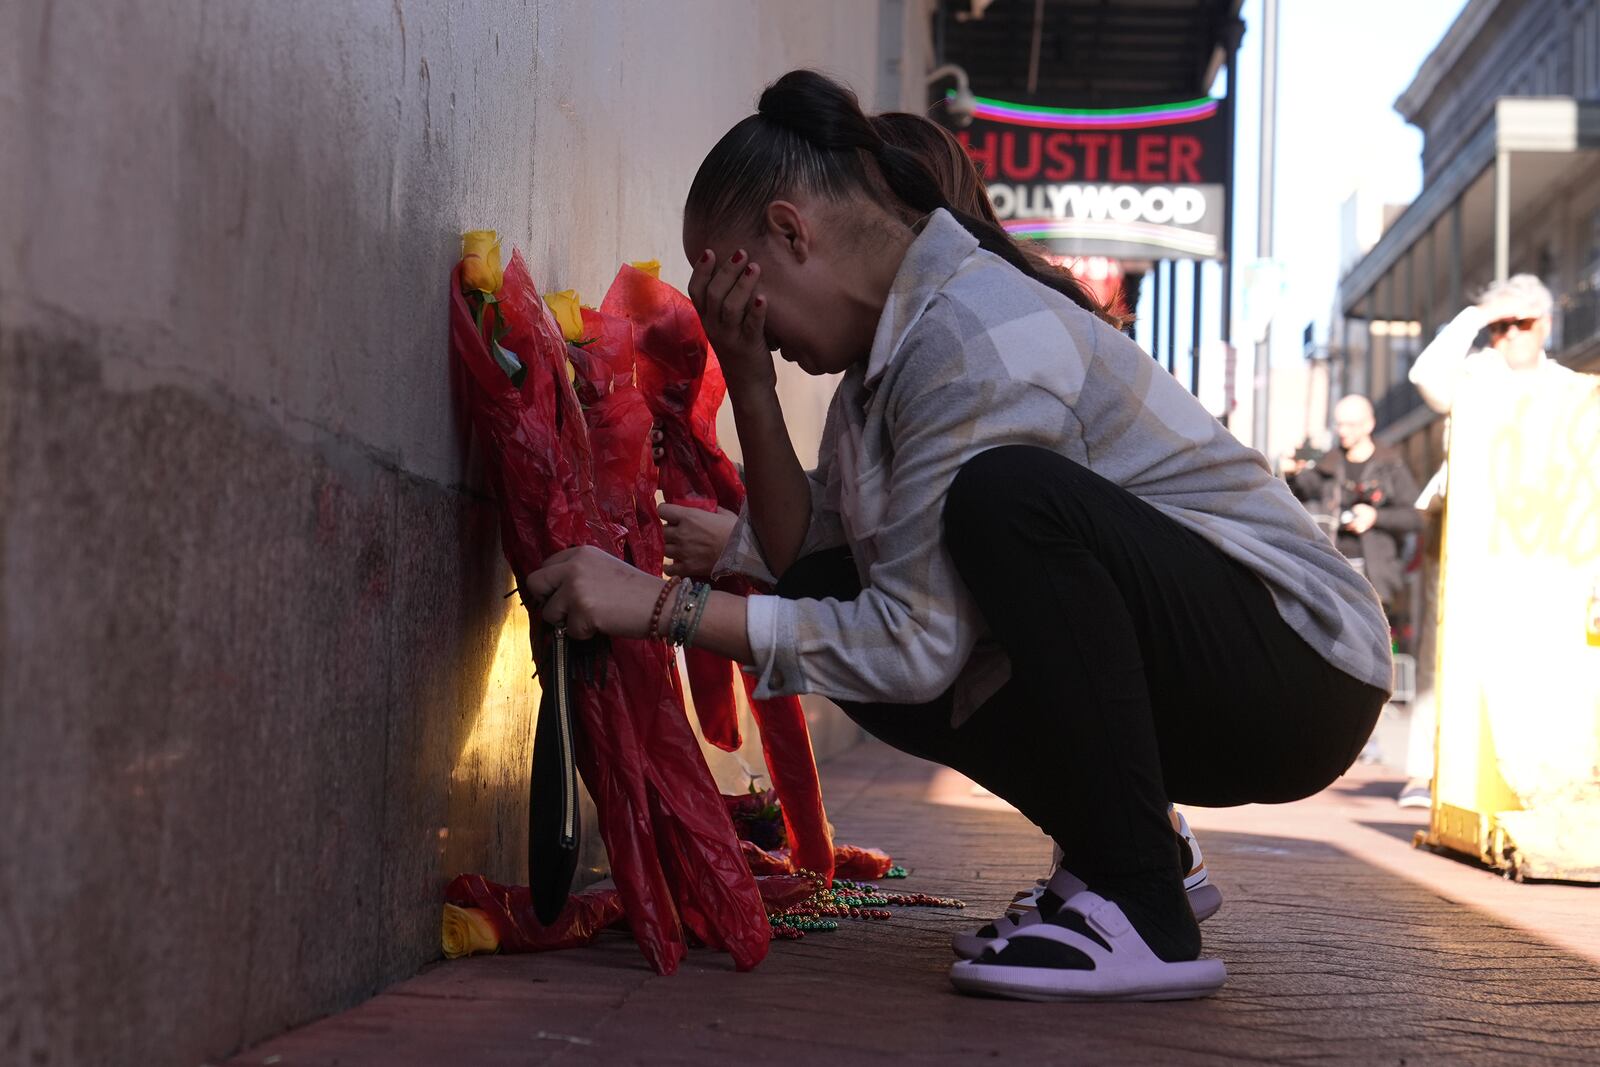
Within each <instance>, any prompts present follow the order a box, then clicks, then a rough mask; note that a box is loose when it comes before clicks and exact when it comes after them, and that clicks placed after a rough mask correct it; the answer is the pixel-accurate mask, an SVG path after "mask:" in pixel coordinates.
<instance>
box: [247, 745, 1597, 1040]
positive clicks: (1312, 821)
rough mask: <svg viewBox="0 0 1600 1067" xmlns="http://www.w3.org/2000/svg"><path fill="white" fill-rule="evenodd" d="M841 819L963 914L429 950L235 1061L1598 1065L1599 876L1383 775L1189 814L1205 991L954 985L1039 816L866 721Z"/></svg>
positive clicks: (828, 779) (1036, 865)
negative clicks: (1558, 876) (1556, 869)
mask: <svg viewBox="0 0 1600 1067" xmlns="http://www.w3.org/2000/svg"><path fill="white" fill-rule="evenodd" d="M823 778H824V784H825V786H826V787H827V789H828V795H829V798H830V813H831V814H832V816H833V818H834V821H835V823H836V824H837V826H838V828H839V832H840V835H841V838H842V839H843V840H846V841H850V842H853V843H857V844H864V845H877V846H880V847H882V848H885V849H888V850H889V851H891V852H893V853H894V854H895V856H896V858H897V859H899V860H900V861H901V862H903V863H905V865H906V866H907V867H909V868H911V869H912V877H911V878H910V879H909V880H908V881H906V882H902V883H894V886H895V888H902V887H903V888H905V889H907V890H921V891H926V892H931V893H936V894H943V895H953V896H959V897H962V898H964V899H965V900H967V901H968V903H969V904H970V905H971V906H970V907H969V908H968V909H967V911H965V912H952V911H934V910H920V909H916V910H911V909H907V910H899V909H897V911H896V916H895V918H894V920H893V921H891V922H886V923H873V924H864V923H847V924H845V925H844V926H843V927H842V928H841V929H840V930H839V931H838V932H837V933H831V934H813V935H809V936H808V937H807V938H806V939H805V940H804V941H800V942H792V943H778V944H775V945H774V946H773V950H772V955H771V956H770V957H769V958H768V960H767V961H766V962H765V963H763V964H762V965H761V967H760V968H759V969H758V970H757V971H755V972H754V973H752V974H744V975H741V974H736V973H734V972H733V971H732V969H731V968H730V967H729V966H728V965H727V964H726V963H725V959H724V958H722V957H718V956H716V955H714V954H712V953H709V952H696V953H693V954H692V955H691V957H690V960H689V962H688V963H687V964H686V965H685V966H684V967H683V969H682V970H681V971H680V973H679V974H678V976H676V977H674V978H657V977H655V976H654V975H652V974H651V973H650V972H649V971H648V970H647V969H646V967H645V965H644V963H643V961H642V960H641V958H640V956H639V953H638V950H637V949H636V948H635V947H634V945H633V943H632V942H631V940H629V939H628V938H627V937H626V936H623V935H612V934H608V935H605V937H604V938H603V940H602V941H600V942H599V943H597V944H596V945H594V946H591V947H589V948H585V949H579V950H575V951H571V952H563V953H552V954H548V955H541V956H520V957H517V956H505V957H484V958H477V959H472V960H462V961H456V962H453V963H441V964H437V965H434V966H431V967H429V968H427V969H425V970H424V971H423V973H422V974H420V975H418V976H417V977H416V978H413V979H411V980H409V981H406V982H402V983H400V984H398V985H396V986H395V987H393V988H391V989H390V990H388V991H387V992H385V993H384V994H382V995H381V996H378V997H376V998H374V999H372V1000H370V1001H368V1002H367V1003H365V1004H363V1005H361V1006H360V1007H358V1008H355V1009H353V1010H351V1011H347V1012H344V1013H342V1014H340V1015H336V1016H334V1017H332V1018H329V1019H325V1020H322V1021H321V1022H317V1023H314V1024H312V1025H309V1026H306V1027H303V1028H301V1029H299V1030H295V1031H293V1032H291V1033H288V1034H285V1035H283V1036H281V1037H279V1038H277V1039H275V1040H273V1041H270V1042H268V1043H266V1044H264V1045H261V1046H258V1047H257V1048H255V1049H253V1050H251V1051H250V1052H248V1053H246V1054H244V1055H242V1056H240V1057H239V1058H237V1059H236V1060H235V1061H233V1062H235V1063H238V1064H253V1065H254V1064H259V1065H266V1064H282V1065H285V1067H289V1065H300V1064H317V1065H330V1067H331V1065H339V1067H360V1065H368V1064H371V1065H378V1064H382V1065H385V1067H389V1065H397V1064H435V1063H439V1064H443V1063H451V1064H465V1065H470V1067H476V1065H479V1064H484V1065H489V1064H527V1063H547V1062H555V1063H560V1064H587V1063H605V1064H621V1063H651V1064H656V1063H683V1064H711V1063H717V1064H721V1063H748V1062H758V1063H796V1064H801V1063H804V1064H813V1063H818V1062H830V1063H882V1062H884V1061H885V1060H889V1059H903V1060H908V1061H910V1062H914V1063H918V1064H922V1063H933V1064H946V1063H948V1064H952V1065H953V1064H970V1063H972V1062H974V1061H979V1060H986V1061H989V1062H996V1063H1014V1062H1024V1061H1027V1060H1036V1061H1038V1062H1041V1063H1061V1062H1084V1063H1163V1064H1167V1063H1182V1064H1229V1063H1238V1062H1241V1061H1259V1062H1301V1061H1305V1062H1308V1063H1310V1062H1316V1063H1329V1064H1335V1063H1350V1064H1375V1063H1388V1064H1407V1065H1415V1064H1420V1063H1440V1064H1489V1063H1505V1062H1512V1061H1514V1062H1517V1063H1519V1064H1521V1063H1594V1062H1596V1061H1600V966H1597V963H1600V889H1595V890H1590V889H1585V888H1579V887H1570V886H1548V885H1546V886H1532V885H1522V886H1518V885H1512V884H1509V883H1506V882H1503V881H1502V880H1500V879H1499V878H1497V877H1495V876H1493V875H1491V874H1488V873H1486V872H1483V871H1479V870H1475V869H1473V868H1471V867H1468V866H1466V865H1464V864H1460V863H1455V862H1452V861H1450V860H1446V859H1443V858H1440V857H1436V856H1432V855H1428V854H1424V853H1419V852H1415V851H1413V850H1412V849H1411V848H1410V844H1409V841H1410V833H1411V830H1412V829H1413V828H1414V827H1416V826H1418V825H1420V824H1421V823H1422V821H1423V817H1422V815H1420V814H1419V813H1414V812H1401V811H1400V809H1398V808H1397V807H1395V805H1394V803H1393V800H1392V799H1391V798H1392V797H1393V794H1394V789H1395V788H1397V787H1398V779H1397V778H1396V777H1395V776H1392V775H1386V774H1384V773H1382V772H1378V771H1375V770H1373V769H1367V768H1363V769H1358V771H1357V772H1356V773H1355V774H1353V775H1351V776H1350V777H1347V778H1345V779H1343V780H1341V781H1340V782H1339V783H1337V784H1335V786H1333V787H1332V788H1331V789H1329V790H1328V791H1327V792H1325V793H1324V794H1322V795H1321V796H1319V797H1315V798H1312V799H1311V800H1307V801H1303V802H1301V803H1299V804H1294V805H1287V806H1284V807H1278V808H1237V809H1228V810H1221V811H1203V810H1198V811H1191V812H1190V813H1189V814H1190V817H1191V821H1192V822H1193V824H1194V825H1195V827H1196V829H1197V830H1198V831H1199V832H1200V835H1201V841H1202V844H1203V846H1204V848H1205V854H1206V857H1207V860H1208V863H1209V865H1210V867H1211V870H1212V877H1213V879H1214V880H1215V881H1216V882H1217V884H1218V885H1219V886H1220V887H1221V888H1222V890H1223V892H1224V894H1225V897H1226V902H1225V904H1224V906H1223V910H1222V911H1221V912H1220V913H1219V914H1218V915H1217V917H1216V918H1214V919H1213V920H1211V921H1210V922H1208V923H1207V924H1206V927H1205V932H1206V951H1207V953H1208V954H1212V955H1218V956H1221V957H1222V958H1223V959H1225V960H1226V961H1227V963H1228V969H1229V974H1230V978H1229V981H1228V985H1227V986H1226V987H1225V988H1224V990H1223V991H1222V992H1221V993H1220V994H1219V995H1218V996H1216V997H1214V998H1212V999H1210V1000H1203V1001H1188V1002H1176V1003H1167V1004H1118V1005H1092V1006H1085V1005H1041V1004H1021V1003H1013V1002H1005V1001H991V1000H976V999H971V998H967V997H963V996H960V995H958V994H956V993H954V992H953V991H952V989H951V987H950V985H949V981H948V979H947V977H946V972H947V970H948V968H949V965H950V962H951V960H952V957H951V955H950V949H949V937H950V934H951V933H953V932H955V931H957V930H960V929H964V928H966V927H968V926H975V925H978V924H980V923H981V922H982V921H984V920H986V919H987V918H989V917H990V916H991V915H992V914H993V913H995V912H996V910H997V909H998V908H999V907H1000V906H1001V905H1002V904H1003V903H1004V902H1005V901H1007V900H1009V899H1010V895H1011V892H1012V891H1013V890H1014V889H1015V888H1018V887H1021V886H1023V885H1026V884H1027V883H1028V882H1029V881H1030V880H1031V879H1032V878H1034V877H1035V876H1037V875H1038V874H1040V873H1042V872H1043V871H1044V870H1045V868H1046V867H1047V866H1048V855H1049V849H1048V846H1047V845H1046V844H1045V842H1044V840H1043V838H1042V837H1041V836H1040V835H1039V834H1038V833H1037V831H1035V830H1034V829H1033V828H1032V827H1031V826H1029V825H1028V824H1026V823H1025V822H1024V821H1023V820H1022V819H1021V817H1020V816H1018V815H1017V814H1016V813H1014V812H1012V811H1011V810H1010V809H1009V808H1006V807H1004V806H1003V805H1001V804H999V803H997V802H995V801H993V800H990V799H984V798H978V797H974V796H973V795H972V791H971V789H970V787H969V786H968V785H967V783H966V782H965V780H963V779H961V778H959V776H956V775H954V774H953V773H951V772H948V771H942V770H940V769H938V768H934V767H931V766H930V765H928V764H925V763H921V762H919V761H916V760H913V759H910V758H908V757H904V756H901V755H899V754H898V753H894V752H892V751H890V750H888V749H886V748H884V747H882V746H881V745H878V744H876V743H866V744H863V745H861V746H860V747H858V748H857V749H855V750H853V751H851V752H849V753H847V754H845V755H843V756H840V757H838V758H836V759H834V760H833V761H831V762H829V763H828V764H827V765H826V766H825V767H824V768H823Z"/></svg>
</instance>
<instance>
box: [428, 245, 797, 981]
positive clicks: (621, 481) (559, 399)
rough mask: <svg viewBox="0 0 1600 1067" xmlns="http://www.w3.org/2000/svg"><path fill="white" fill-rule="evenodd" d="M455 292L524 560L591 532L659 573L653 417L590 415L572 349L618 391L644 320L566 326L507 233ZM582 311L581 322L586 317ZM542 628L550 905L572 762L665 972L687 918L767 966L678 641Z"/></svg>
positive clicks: (633, 923)
mask: <svg viewBox="0 0 1600 1067" xmlns="http://www.w3.org/2000/svg"><path fill="white" fill-rule="evenodd" d="M451 289H452V292H451V300H452V304H451V349H452V352H453V354H454V356H455V358H456V361H457V363H458V364H459V365H461V366H463V367H464V368H465V369H466V371H467V374H466V375H465V376H464V379H465V384H466V388H465V390H464V392H465V399H466V401H467V404H468V407H469V409H470V411H471V414H472V421H473V426H474V428H475V429H476V431H477V432H478V434H479V435H480V437H481V438H482V440H483V441H484V443H485V445H486V446H487V451H488V453H489V456H490V467H491V476H490V477H491V484H492V486H493V489H494V492H495V496H496V498H497V500H498V502H499V505H500V510H501V534H502V542H503V547H504V551H505V553H506V557H507V559H508V560H509V561H510V563H511V565H512V567H513V569H514V572H515V573H516V574H517V575H519V576H520V575H525V574H528V573H531V572H532V571H533V570H536V569H537V568H538V567H539V566H540V564H541V563H542V562H543V561H544V559H546V558H547V557H548V556H550V555H552V554H554V553H555V552H558V551H562V550H564V549H567V548H572V547H576V546H579V545H594V546H598V547H600V548H603V549H604V550H606V551H608V552H611V553H612V554H614V555H619V556H632V557H633V559H634V562H635V563H637V564H638V565H640V566H642V567H645V568H646V569H654V570H656V571H657V572H658V573H659V567H660V558H661V547H660V538H661V535H660V524H659V522H657V521H655V520H654V518H653V514H654V499H653V491H652V492H650V493H643V492H641V491H640V490H641V488H642V486H643V481H642V479H643V476H644V475H643V470H644V467H643V466H641V464H643V465H648V463H649V452H648V446H647V443H646V438H647V435H648V419H646V420H645V422H644V423H643V424H641V423H640V422H639V418H638V414H639V413H640V412H641V411H644V410H645V409H644V408H643V407H642V405H641V404H640V403H638V402H637V401H635V400H630V399H628V397H627V396H626V395H624V396H623V397H622V398H621V399H620V400H617V401H616V402H615V403H614V404H609V405H606V406H604V407H603V408H602V409H601V410H600V411H599V412H598V413H597V414H596V415H595V417H594V422H593V424H592V425H591V421H590V416H589V413H588V412H586V411H585V410H584V407H583V405H582V404H581V403H580V401H579V397H578V393H577V390H576V389H575V387H574V386H575V383H576V381H577V374H576V367H577V366H578V363H576V362H569V353H570V352H571V351H573V350H572V349H569V346H568V341H569V340H571V341H573V342H574V343H579V344H580V348H581V349H582V350H583V351H582V355H583V356H584V357H585V358H584V359H583V360H582V361H581V362H583V363H585V364H586V365H587V366H588V368H589V369H590V370H591V372H592V373H590V374H588V375H586V378H585V381H586V384H587V385H589V386H590V387H594V386H595V384H596V383H599V382H609V383H611V384H610V385H609V386H608V392H607V395H608V396H615V394H616V392H617V390H616V388H615V383H616V382H617V381H618V378H619V370H621V369H622V368H625V367H626V365H627V364H628V363H630V362H631V356H630V355H629V354H628V352H627V350H626V344H627V343H629V342H630V341H631V330H629V329H626V328H623V327H621V326H620V325H616V324H608V323H605V322H601V321H598V320H596V321H595V323H594V327H593V328H594V330H595V333H594V335H593V336H590V337H572V336H571V333H570V331H569V333H568V335H567V336H563V332H562V330H561V327H560V325H558V323H557V319H556V317H555V316H554V315H552V314H551V312H550V311H549V310H548V309H547V308H546V306H545V304H544V303H543V302H542V301H541V300H540V298H539V294H538V291H537V290H536V289H535V287H534V285H533V281H532V279H531V278H530V277H529V275H528V273H527V270H526V268H525V267H524V265H523V263H522V259H521V256H520V255H519V254H516V253H513V255H512V257H511V262H510V264H509V266H508V267H507V268H506V269H505V271H504V272H503V274H502V272H501V271H500V269H499V243H498V241H496V240H494V235H493V233H492V231H478V232H476V233H473V234H468V235H466V237H465V238H464V239H463V259H462V263H461V265H460V267H458V268H457V270H456V272H455V274H454V276H453V278H452V287H451ZM569 318H570V317H569ZM578 321H579V326H578V329H579V330H580V331H581V330H583V329H584V328H585V327H584V326H583V325H582V323H583V319H582V316H581V315H580V316H579V320H578ZM593 361H601V363H600V364H596V363H594V362H593ZM625 392H626V387H625V388H624V393H625ZM593 406H594V405H591V407H593ZM634 457H637V462H636V461H635V458H634ZM652 538H653V539H654V540H653V544H654V546H655V547H654V550H653V551H654V564H653V567H652V563H651V557H650V555H649V553H650V551H651V549H650V545H651V543H652V541H651V539H652ZM641 554H642V555H641ZM533 623H534V626H533V633H534V637H533V644H534V656H535V660H536V661H537V662H538V665H539V668H540V671H539V674H540V678H541V680H542V682H543V686H542V688H543V689H544V690H545V693H546V699H545V703H544V706H542V707H541V713H540V716H539V719H540V731H539V734H538V735H537V736H536V740H535V765H536V768H535V776H534V778H535V785H534V787H535V788H538V786H539V784H540V782H541V781H547V780H548V779H549V778H550V777H551V776H549V775H543V776H541V774H540V770H541V768H540V763H541V760H540V754H541V750H542V749H548V748H550V747H552V746H553V747H554V749H555V750H556V751H557V752H559V753H560V754H561V759H559V760H553V761H546V762H550V763H555V764H557V765H559V767H560V771H559V774H558V775H557V776H555V778H556V782H557V784H558V786H559V789H560V796H559V798H558V799H559V802H553V801H552V800H550V799H543V798H536V799H535V800H534V802H533V803H532V805H531V806H530V837H529V840H530V863H529V867H530V870H529V873H530V881H531V883H532V889H533V893H532V898H533V904H534V910H535V912H536V916H537V918H538V919H539V921H540V922H542V923H546V924H549V923H553V922H558V921H559V919H560V916H561V914H562V910H563V909H564V907H565V906H566V899H567V898H566V887H567V886H570V875H571V870H570V867H568V868H567V869H566V871H565V875H564V876H558V877H557V878H556V880H555V883H553V884H551V883H549V882H548V879H549V875H548V873H546V871H547V870H548V868H549V867H551V866H552V864H551V862H549V857H550V855H551V854H552V852H553V854H554V855H556V856H560V855H561V854H562V850H563V849H567V850H571V849H573V848H574V847H575V845H576V797H575V793H576V780H575V778H574V777H573V776H572V770H573V768H574V767H575V768H576V769H577V770H580V771H581V772H582V775H583V779H584V781H585V782H586V783H587V784H588V786H589V790H590V792H591V794H592V795H593V796H594V800H595V807H596V810H597V812H598V815H599V821H600V834H601V837H602V839H603V840H604V841H605V845H606V851H607V854H608V856H609V859H610V862H611V869H612V875H613V877H614V878H615V880H616V883H617V889H618V891H619V893H620V896H621V900H622V903H623V906H624V909H625V911H626V914H627V919H628V925H629V927H630V929H631V930H632V932H633V935H634V938H635V939H636V940H637V941H638V943H639V946H640V949H641V950H642V951H643V952H644V954H645V957H646V958H647V959H648V960H649V961H650V963H651V965H652V966H653V967H654V968H655V969H656V970H657V971H658V972H660V973H663V974H668V973H671V972H673V971H674V970H676V968H677V965H678V963H679V961H680V960H681V959H682V958H683V955H684V952H685V938H684V927H685V926H687V927H688V929H689V931H690V932H691V933H693V934H694V936H695V937H697V938H698V939H699V940H701V941H702V942H704V943H706V944H709V945H711V946H713V947H716V948H720V949H724V950H726V951H727V952H729V953H730V954H731V955H732V957H733V959H734V962H735V964H736V965H737V966H738V967H739V968H740V969H741V970H743V969H748V968H750V967H753V966H755V964H756V963H758V962H760V960H761V959H762V958H763V957H764V956H765V955H766V952H767V947H768V943H769V940H770V936H771V935H770V931H769V928H768V926H767V923H766V919H765V915H764V912H763V909H762V906H761V900H760V896H759V893H758V892H757V889H756V886H755V882H754V880H753V879H752V877H751V875H750V873H749V871H748V869H747V868H746V867H745V865H744V863H743V860H742V856H741V854H740V850H739V846H738V844H737V842H736V840H735V838H734V834H733V827H732V823H731V821H730V820H729V818H728V814H727V811H726V810H725V809H724V808H723V806H722V802H721V799H720V796H719V794H718V793H717V790H716V787H715V784H714V783H713V781H712V779H711V775H710V772H709V771H708V770H707V769H706V766H705V761H704V760H703V758H702V757H701V755H700V751H699V746H698V744H697V742H696V741H695V738H694V734H693V732H692V731H691V730H690V729H689V725H688V722H687V720H686V719H685V716H684V708H683V705H682V701H681V696H680V694H679V692H678V689H677V685H676V678H675V673H674V672H673V671H672V670H671V661H670V658H669V657H668V656H667V653H666V651H665V649H664V648H663V647H662V646H661V645H660V644H659V643H658V642H653V641H623V640H618V641H610V642H607V641H604V640H594V641H586V642H571V643H572V644H573V645H576V646H578V647H576V648H574V649H572V650H571V655H570V657H569V655H568V649H567V647H566V646H567V644H568V642H567V641H566V638H565V635H564V634H563V633H562V632H561V631H560V630H556V631H555V632H554V633H551V632H550V630H549V628H548V627H546V626H545V625H543V623H542V621H541V620H540V619H539V618H538V616H537V615H535V616H534V619H533ZM574 666H577V667H578V668H579V669H577V670H573V669H572V668H573V667H574ZM552 724H553V725H552ZM547 726H548V727H549V729H548V731H547V730H546V729H545V727H547ZM547 741H548V742H550V745H546V742H547ZM541 820H545V822H544V823H541ZM552 821H553V822H554V823H555V825H554V826H550V825H548V823H549V822H552ZM547 831H548V832H551V833H553V835H554V836H553V840H555V841H556V842H557V843H558V844H557V847H556V848H555V849H553V850H546V851H545V852H543V853H541V851H540V850H539V849H538V848H537V847H536V843H537V842H541V841H544V840H546V838H545V836H544V835H545V833H546V832H547ZM574 855H575V853H574ZM562 862H564V861H562ZM562 862H558V863H556V864H554V865H555V866H561V865H562ZM536 863H538V864H540V865H541V866H540V867H536V866H535V864H536ZM541 868H543V869H541ZM541 877H544V878H545V879H546V880H547V881H546V883H544V884H543V888H544V890H545V892H543V893H541V891H540V890H541V881H540V879H541ZM563 877H564V884H562V880H563Z"/></svg>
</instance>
